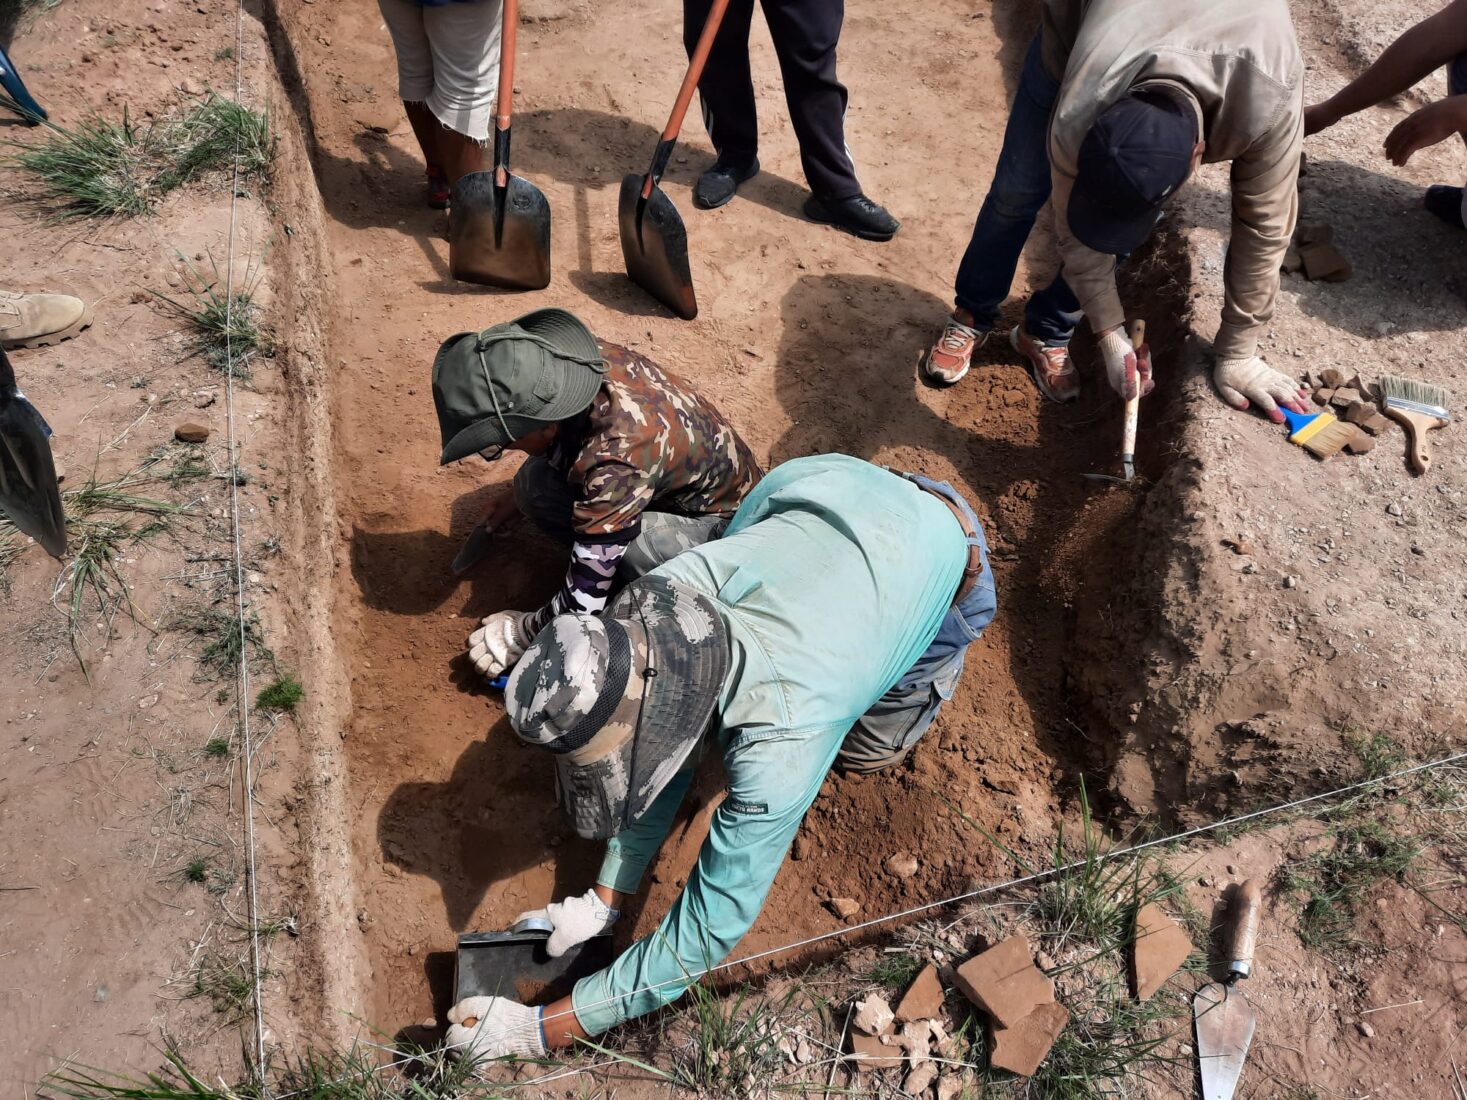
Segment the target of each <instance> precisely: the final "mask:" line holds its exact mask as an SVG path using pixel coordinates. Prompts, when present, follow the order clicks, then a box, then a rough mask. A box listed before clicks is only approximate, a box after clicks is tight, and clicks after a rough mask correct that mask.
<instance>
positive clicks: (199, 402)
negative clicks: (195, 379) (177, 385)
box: [194, 390, 214, 409]
mask: <svg viewBox="0 0 1467 1100" xmlns="http://www.w3.org/2000/svg"><path fill="white" fill-rule="evenodd" d="M212 404H214V395H213V394H212V393H211V392H209V391H208V390H199V392H198V393H196V394H194V408H196V409H207V408H208V407H209V406H210V405H212Z"/></svg>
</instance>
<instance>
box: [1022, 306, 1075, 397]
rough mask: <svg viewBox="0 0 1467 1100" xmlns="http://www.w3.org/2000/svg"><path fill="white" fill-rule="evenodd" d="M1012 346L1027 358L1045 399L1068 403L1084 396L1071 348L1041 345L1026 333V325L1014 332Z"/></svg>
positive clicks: (1030, 374) (1031, 374) (1025, 359)
mask: <svg viewBox="0 0 1467 1100" xmlns="http://www.w3.org/2000/svg"><path fill="white" fill-rule="evenodd" d="M1009 343H1010V344H1012V345H1013V346H1014V350H1015V351H1016V352H1018V353H1019V354H1020V355H1021V356H1023V358H1024V362H1025V363H1026V364H1027V365H1028V367H1029V376H1030V377H1031V378H1033V379H1034V384H1035V385H1036V386H1038V387H1039V392H1040V393H1042V394H1044V396H1045V397H1047V398H1049V399H1050V400H1051V401H1059V402H1065V401H1073V400H1075V398H1077V397H1079V396H1080V372H1079V371H1077V370H1076V369H1075V364H1074V362H1073V361H1072V360H1071V359H1070V349H1069V348H1068V347H1058V348H1055V347H1050V346H1049V345H1048V344H1041V343H1040V342H1039V341H1038V340H1036V339H1034V337H1032V336H1030V335H1029V334H1028V333H1027V332H1025V331H1024V326H1023V325H1015V326H1014V331H1013V332H1011V333H1009Z"/></svg>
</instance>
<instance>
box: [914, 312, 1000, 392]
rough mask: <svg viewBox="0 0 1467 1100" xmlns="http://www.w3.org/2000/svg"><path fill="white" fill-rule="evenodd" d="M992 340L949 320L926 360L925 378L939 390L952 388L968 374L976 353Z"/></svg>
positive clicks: (971, 328) (952, 318) (923, 362)
mask: <svg viewBox="0 0 1467 1100" xmlns="http://www.w3.org/2000/svg"><path fill="white" fill-rule="evenodd" d="M987 340H988V332H987V331H986V330H980V329H976V328H973V327H972V326H971V325H965V324H963V323H962V322H961V321H959V320H958V319H957V318H956V317H949V318H948V319H947V328H945V329H943V330H942V335H941V336H940V337H938V339H937V343H935V344H933V345H932V350H931V351H929V352H928V353H927V357H926V358H925V359H923V360H922V377H923V378H925V379H927V381H929V382H931V383H933V384H934V385H938V386H951V385H952V384H953V383H954V382H957V381H959V380H961V379H962V377H963V375H965V374H967V373H968V367H969V366H970V365H971V364H972V361H973V353H974V352H975V351H977V350H978V349H979V348H981V347H982V346H983V345H984V343H985V342H987Z"/></svg>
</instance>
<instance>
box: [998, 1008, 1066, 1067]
mask: <svg viewBox="0 0 1467 1100" xmlns="http://www.w3.org/2000/svg"><path fill="white" fill-rule="evenodd" d="M1069 1022H1070V1014H1069V1012H1068V1011H1066V1009H1065V1006H1064V1005H1062V1004H1059V1003H1058V1002H1056V1001H1051V1002H1050V1003H1049V1004H1042V1005H1039V1006H1038V1007H1037V1008H1035V1009H1034V1011H1033V1012H1031V1013H1029V1015H1027V1016H1025V1017H1024V1018H1023V1019H1022V1020H1020V1021H1019V1022H1018V1023H1016V1024H1015V1025H1014V1026H1013V1027H996V1026H995V1027H994V1029H993V1053H992V1054H991V1055H990V1058H989V1061H990V1063H991V1064H992V1065H993V1066H995V1067H997V1068H998V1069H1006V1070H1008V1071H1009V1072H1010V1073H1017V1074H1018V1075H1019V1076H1020V1077H1030V1076H1032V1075H1033V1074H1034V1071H1035V1070H1037V1069H1038V1068H1039V1067H1040V1065H1041V1064H1042V1063H1043V1062H1044V1059H1045V1056H1046V1055H1047V1054H1049V1048H1050V1047H1052V1046H1054V1041H1055V1040H1056V1039H1058V1038H1059V1035H1060V1032H1061V1031H1063V1030H1064V1029H1065V1025H1066V1024H1067V1023H1069Z"/></svg>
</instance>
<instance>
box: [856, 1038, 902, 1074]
mask: <svg viewBox="0 0 1467 1100" xmlns="http://www.w3.org/2000/svg"><path fill="white" fill-rule="evenodd" d="M846 1061H847V1062H850V1063H851V1064H852V1066H853V1067H854V1068H855V1070H856V1072H857V1073H865V1072H866V1071H867V1070H872V1069H890V1068H892V1067H893V1066H899V1065H901V1064H902V1048H901V1047H899V1046H895V1045H892V1046H888V1045H887V1044H886V1043H883V1042H882V1041H881V1039H880V1038H879V1037H878V1036H875V1035H862V1034H861V1033H860V1032H859V1031H853V1032H851V1052H850V1054H849V1055H847V1057H846Z"/></svg>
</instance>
